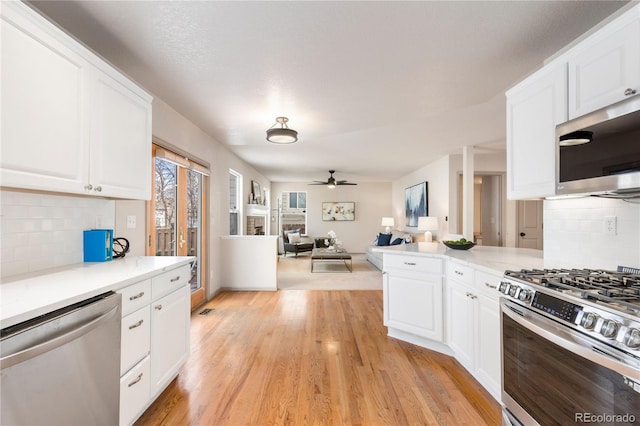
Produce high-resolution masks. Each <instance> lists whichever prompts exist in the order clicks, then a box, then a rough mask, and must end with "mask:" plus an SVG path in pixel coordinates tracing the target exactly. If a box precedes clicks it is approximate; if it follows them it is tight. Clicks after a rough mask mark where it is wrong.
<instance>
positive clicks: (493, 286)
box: [484, 283, 498, 290]
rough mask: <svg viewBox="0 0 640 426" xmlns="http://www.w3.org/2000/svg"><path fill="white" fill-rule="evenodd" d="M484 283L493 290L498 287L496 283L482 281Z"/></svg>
mask: <svg viewBox="0 0 640 426" xmlns="http://www.w3.org/2000/svg"><path fill="white" fill-rule="evenodd" d="M484 285H486V286H487V287H489V288H492V289H494V290H495V289H496V288H498V286H497V285H492V284H489V283H484Z"/></svg>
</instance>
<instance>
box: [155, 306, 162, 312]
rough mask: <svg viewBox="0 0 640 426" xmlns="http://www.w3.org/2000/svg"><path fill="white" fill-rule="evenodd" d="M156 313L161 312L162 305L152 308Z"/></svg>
mask: <svg viewBox="0 0 640 426" xmlns="http://www.w3.org/2000/svg"><path fill="white" fill-rule="evenodd" d="M154 308H155V309H156V310H157V311H161V310H162V305H156V306H155V307H154Z"/></svg>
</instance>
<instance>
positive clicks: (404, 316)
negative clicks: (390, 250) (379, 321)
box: [383, 253, 444, 342]
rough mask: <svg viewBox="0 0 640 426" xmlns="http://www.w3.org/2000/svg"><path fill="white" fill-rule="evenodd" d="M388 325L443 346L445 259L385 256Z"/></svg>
mask: <svg viewBox="0 0 640 426" xmlns="http://www.w3.org/2000/svg"><path fill="white" fill-rule="evenodd" d="M383 263H384V265H385V270H384V275H383V277H384V278H383V295H384V297H383V299H384V324H385V325H386V326H387V327H389V328H390V329H396V330H400V331H403V332H406V333H410V334H412V335H415V336H419V337H423V338H427V339H430V340H432V341H435V342H442V341H443V337H444V327H443V297H442V259H438V258H425V257H417V256H406V255H395V254H387V253H385V254H384V261H383Z"/></svg>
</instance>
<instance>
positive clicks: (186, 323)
mask: <svg viewBox="0 0 640 426" xmlns="http://www.w3.org/2000/svg"><path fill="white" fill-rule="evenodd" d="M118 293H120V294H121V295H122V312H123V318H122V325H121V335H120V339H121V351H120V424H121V425H130V424H132V423H133V422H134V421H135V420H136V419H137V418H138V417H140V415H141V414H142V413H143V412H144V410H146V409H147V407H149V405H151V403H152V402H153V401H154V400H155V398H156V397H157V396H158V395H159V394H160V393H161V392H162V391H163V390H164V388H165V387H166V386H167V385H168V384H169V383H170V382H171V380H173V378H174V377H175V376H176V375H177V374H178V370H179V369H180V367H182V365H183V364H184V363H185V361H186V359H187V357H188V355H189V327H190V318H191V317H190V313H191V300H190V292H189V266H188V265H185V266H181V267H178V268H175V269H172V270H169V271H166V272H161V271H159V272H158V274H157V275H155V276H153V277H151V278H150V279H146V280H144V281H141V282H138V283H135V284H133V285H130V286H127V287H124V288H122V289H120V290H118Z"/></svg>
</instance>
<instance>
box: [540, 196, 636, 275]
mask: <svg viewBox="0 0 640 426" xmlns="http://www.w3.org/2000/svg"><path fill="white" fill-rule="evenodd" d="M612 216H615V217H616V227H617V232H616V235H608V234H607V233H606V232H605V218H606V217H612ZM544 258H545V260H553V261H554V262H555V261H559V262H564V263H566V264H567V266H572V267H585V268H587V267H588V268H603V269H614V270H615V268H616V267H617V266H618V265H623V266H631V267H636V268H640V204H637V203H635V202H629V201H623V200H612V199H607V198H597V197H585V198H572V199H559V200H545V201H544Z"/></svg>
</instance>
